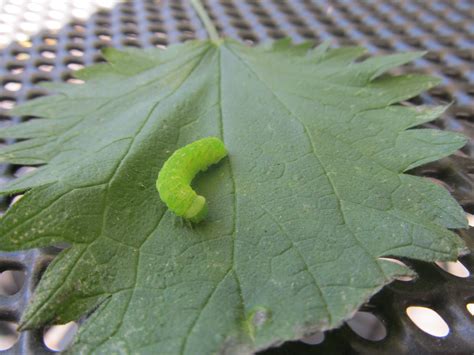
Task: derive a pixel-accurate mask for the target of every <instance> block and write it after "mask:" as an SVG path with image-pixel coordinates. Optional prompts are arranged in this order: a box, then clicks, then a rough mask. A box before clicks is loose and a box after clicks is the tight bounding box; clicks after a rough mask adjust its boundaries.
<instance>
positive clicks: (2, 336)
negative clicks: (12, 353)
mask: <svg viewBox="0 0 474 355" xmlns="http://www.w3.org/2000/svg"><path fill="white" fill-rule="evenodd" d="M17 327H18V324H16V323H13V322H7V321H3V320H0V351H5V350H8V349H11V348H12V347H13V345H15V344H16V342H17V341H18V338H19V336H20V334H19V333H18V332H17V330H16V328H17Z"/></svg>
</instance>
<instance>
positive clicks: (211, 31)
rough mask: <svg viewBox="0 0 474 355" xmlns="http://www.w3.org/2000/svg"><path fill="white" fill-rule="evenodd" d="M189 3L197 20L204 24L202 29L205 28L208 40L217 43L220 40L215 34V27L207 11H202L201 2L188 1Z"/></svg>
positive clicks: (197, 0) (195, 0) (198, 0)
mask: <svg viewBox="0 0 474 355" xmlns="http://www.w3.org/2000/svg"><path fill="white" fill-rule="evenodd" d="M189 1H190V2H191V5H192V6H193V8H194V10H195V11H196V13H197V14H198V16H199V19H200V20H201V21H202V23H203V24H204V27H205V28H206V31H207V34H208V35H209V38H210V39H211V41H213V42H216V43H218V42H219V40H220V37H219V34H218V33H217V30H216V28H215V26H214V25H213V23H212V21H211V18H210V17H209V15H208V13H207V11H206V10H205V9H204V6H202V4H201V1H200V0H189Z"/></svg>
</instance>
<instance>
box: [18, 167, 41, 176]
mask: <svg viewBox="0 0 474 355" xmlns="http://www.w3.org/2000/svg"><path fill="white" fill-rule="evenodd" d="M36 170H38V168H36V167H34V166H22V167H20V168H18V169H17V170H15V172H14V173H13V175H14V176H15V177H16V178H19V177H22V176H25V175H28V174H31V173H33V172H35V171H36Z"/></svg>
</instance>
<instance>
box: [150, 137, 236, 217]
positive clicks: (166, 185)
mask: <svg viewBox="0 0 474 355" xmlns="http://www.w3.org/2000/svg"><path fill="white" fill-rule="evenodd" d="M226 155H227V150H226V148H225V146H224V143H223V142H222V141H221V140H220V139H219V138H216V137H207V138H203V139H200V140H198V141H195V142H193V143H190V144H188V145H186V146H184V147H182V148H180V149H178V150H176V151H175V152H174V153H173V154H172V155H171V156H170V157H169V158H168V160H167V161H166V162H165V163H164V164H163V167H162V168H161V170H160V173H159V174H158V179H157V180H156V189H157V190H158V192H159V194H160V198H161V200H162V201H163V202H164V203H165V204H166V206H167V207H168V208H169V209H170V210H171V211H173V212H174V213H175V214H176V215H178V216H182V217H183V218H185V219H187V220H190V221H191V222H194V223H198V222H200V221H202V220H203V219H204V217H206V215H207V203H206V199H205V198H204V197H203V196H200V195H198V194H197V193H196V192H195V191H194V190H193V189H192V188H191V185H190V184H191V181H192V180H193V179H194V177H195V176H196V174H197V173H198V172H199V171H206V170H207V168H208V167H209V166H210V165H212V164H216V163H217V162H219V161H220V160H221V159H222V158H224V157H225V156H226Z"/></svg>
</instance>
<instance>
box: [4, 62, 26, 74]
mask: <svg viewBox="0 0 474 355" xmlns="http://www.w3.org/2000/svg"><path fill="white" fill-rule="evenodd" d="M7 70H8V71H9V72H10V73H12V74H15V75H16V74H21V73H23V72H24V71H25V67H24V66H23V65H20V64H15V63H11V64H8V65H7Z"/></svg>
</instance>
